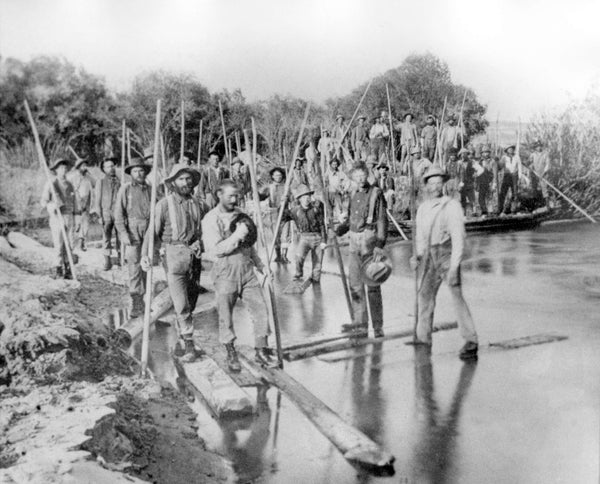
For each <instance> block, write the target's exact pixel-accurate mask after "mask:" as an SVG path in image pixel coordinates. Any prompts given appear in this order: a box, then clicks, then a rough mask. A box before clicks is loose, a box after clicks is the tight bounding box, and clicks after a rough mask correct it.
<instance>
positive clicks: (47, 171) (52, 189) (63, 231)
mask: <svg viewBox="0 0 600 484" xmlns="http://www.w3.org/2000/svg"><path fill="white" fill-rule="evenodd" d="M23 103H24V104H25V111H27V118H29V124H30V125H31V131H32V132H33V138H34V140H35V147H36V150H37V153H38V159H39V160H40V165H42V169H43V170H44V173H45V174H46V178H47V179H48V184H49V185H50V192H51V193H52V199H53V200H54V202H55V203H56V205H57V206H56V210H55V213H56V217H57V218H58V222H59V224H60V233H61V235H62V236H63V240H64V242H65V250H66V252H67V260H68V261H69V266H70V267H71V275H72V276H73V280H75V281H76V280H77V274H76V271H75V263H74V261H73V252H72V251H71V244H70V242H69V237H68V234H67V226H66V225H65V219H64V217H63V216H62V213H61V211H60V207H59V206H58V200H59V198H58V194H57V193H56V189H55V187H54V183H53V181H52V173H50V168H48V163H47V161H46V156H45V155H44V150H43V148H42V143H41V141H40V135H39V133H38V130H37V127H36V126H35V121H34V120H33V115H32V114H31V110H30V109H29V104H28V103H27V100H25V101H23Z"/></svg>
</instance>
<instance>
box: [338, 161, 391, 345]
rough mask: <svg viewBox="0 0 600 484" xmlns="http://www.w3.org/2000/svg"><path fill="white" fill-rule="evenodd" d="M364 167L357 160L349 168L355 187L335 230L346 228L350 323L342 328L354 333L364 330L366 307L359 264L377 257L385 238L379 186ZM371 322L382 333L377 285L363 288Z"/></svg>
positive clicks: (385, 221) (381, 311) (382, 203)
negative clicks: (348, 251)
mask: <svg viewBox="0 0 600 484" xmlns="http://www.w3.org/2000/svg"><path fill="white" fill-rule="evenodd" d="M367 176H368V170H367V167H366V166H365V165H364V164H362V163H360V164H358V165H356V166H355V167H354V169H353V170H352V180H353V181H354V183H355V184H356V186H357V187H358V188H357V190H356V192H354V194H353V195H352V197H351V198H350V204H349V206H348V212H347V213H346V214H345V216H344V217H343V220H342V223H341V224H340V225H339V227H338V228H337V230H336V233H337V235H344V234H345V233H346V232H348V231H350V266H349V269H348V271H349V274H348V279H349V284H350V295H351V297H352V309H353V311H352V313H353V321H352V323H353V324H350V325H344V326H343V327H342V331H358V332H359V333H358V336H361V337H362V336H366V335H367V332H368V316H369V315H368V310H367V301H366V299H365V286H364V283H363V279H362V274H361V270H360V268H361V265H362V263H363V262H364V261H365V260H366V259H368V258H369V257H371V256H373V258H374V260H379V259H381V257H382V256H383V255H384V252H383V247H384V245H385V242H386V240H387V225H388V221H387V216H386V208H387V207H386V204H385V199H384V198H383V193H382V192H381V189H379V188H378V187H376V186H371V185H370V184H369V182H368V181H367ZM367 296H368V298H369V308H370V310H371V323H372V325H373V331H374V333H375V337H377V338H378V337H381V336H383V306H382V301H381V287H380V286H369V287H368V288H367Z"/></svg>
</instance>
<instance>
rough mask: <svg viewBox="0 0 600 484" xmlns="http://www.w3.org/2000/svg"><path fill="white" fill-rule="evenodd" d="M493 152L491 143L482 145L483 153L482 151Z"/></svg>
mask: <svg viewBox="0 0 600 484" xmlns="http://www.w3.org/2000/svg"><path fill="white" fill-rule="evenodd" d="M491 152H492V149H491V148H490V146H489V145H483V146H482V147H481V153H482V154H483V153H491Z"/></svg>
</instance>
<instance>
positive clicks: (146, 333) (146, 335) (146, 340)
mask: <svg viewBox="0 0 600 484" xmlns="http://www.w3.org/2000/svg"><path fill="white" fill-rule="evenodd" d="M160 107H161V102H160V99H159V100H158V101H156V122H155V126H154V154H153V157H152V178H153V180H152V192H151V195H150V221H149V223H148V234H149V237H148V258H149V259H150V269H149V270H148V272H147V273H146V301H145V302H146V306H145V310H144V329H143V331H142V357H141V376H142V377H144V376H145V375H146V370H147V368H148V349H149V346H150V311H151V308H152V268H153V262H154V212H155V210H156V189H157V186H156V185H157V183H158V176H157V171H158V156H159V153H160Z"/></svg>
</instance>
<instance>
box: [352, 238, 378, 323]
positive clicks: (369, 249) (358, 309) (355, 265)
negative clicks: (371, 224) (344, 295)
mask: <svg viewBox="0 0 600 484" xmlns="http://www.w3.org/2000/svg"><path fill="white" fill-rule="evenodd" d="M349 234H350V251H349V252H350V264H349V266H348V284H349V285H350V297H351V299H352V314H353V321H352V322H353V324H356V325H360V326H363V327H365V328H367V327H368V324H369V323H368V321H369V311H368V309H369V308H367V297H368V298H369V307H370V309H371V322H372V325H373V329H381V328H382V327H383V303H382V299H381V287H380V286H375V287H367V288H366V291H365V285H364V283H363V279H362V274H361V270H360V267H361V265H362V263H363V262H364V261H365V260H366V259H367V258H368V257H370V256H371V255H372V254H373V249H374V248H375V232H374V231H373V230H369V229H367V230H365V231H363V232H352V231H350V232H349ZM365 292H366V293H365Z"/></svg>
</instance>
